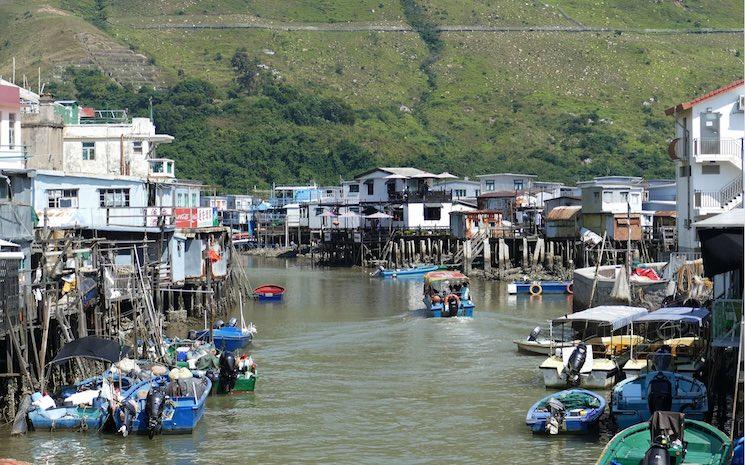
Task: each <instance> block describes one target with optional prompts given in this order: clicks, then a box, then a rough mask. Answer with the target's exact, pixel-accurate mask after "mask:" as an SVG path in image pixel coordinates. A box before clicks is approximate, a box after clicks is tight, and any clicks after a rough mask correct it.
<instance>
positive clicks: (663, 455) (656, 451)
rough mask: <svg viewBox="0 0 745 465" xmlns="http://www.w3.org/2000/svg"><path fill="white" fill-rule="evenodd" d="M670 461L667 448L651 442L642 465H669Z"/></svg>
mask: <svg viewBox="0 0 745 465" xmlns="http://www.w3.org/2000/svg"><path fill="white" fill-rule="evenodd" d="M671 463H672V462H671V461H670V454H668V452H667V448H666V447H664V446H661V445H659V444H652V447H650V448H649V449H647V453H646V454H644V460H642V465H671Z"/></svg>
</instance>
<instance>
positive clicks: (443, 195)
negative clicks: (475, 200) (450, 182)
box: [388, 191, 453, 202]
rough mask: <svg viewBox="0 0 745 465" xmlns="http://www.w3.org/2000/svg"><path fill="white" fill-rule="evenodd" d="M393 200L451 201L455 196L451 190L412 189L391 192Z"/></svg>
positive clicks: (389, 197)
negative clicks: (424, 190) (422, 190)
mask: <svg viewBox="0 0 745 465" xmlns="http://www.w3.org/2000/svg"><path fill="white" fill-rule="evenodd" d="M388 199H389V200H390V201H391V202H451V201H452V199H453V196H452V194H451V192H450V191H426V192H421V191H412V192H389V193H388Z"/></svg>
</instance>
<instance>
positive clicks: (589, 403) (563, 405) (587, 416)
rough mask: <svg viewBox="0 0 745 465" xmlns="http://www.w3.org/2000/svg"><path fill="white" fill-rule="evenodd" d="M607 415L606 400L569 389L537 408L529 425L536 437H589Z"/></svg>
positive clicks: (591, 393) (532, 413)
mask: <svg viewBox="0 0 745 465" xmlns="http://www.w3.org/2000/svg"><path fill="white" fill-rule="evenodd" d="M604 411H605V398H604V397H603V396H601V395H599V394H595V393H594V392H591V391H587V390H584V389H567V390H565V391H561V392H557V393H556V394H551V395H548V396H546V397H544V398H543V399H541V400H539V401H538V402H536V403H535V404H533V406H532V407H530V410H528V415H527V416H526V417H525V424H527V425H528V427H529V428H530V430H531V431H533V432H534V433H549V434H558V433H560V432H562V431H565V432H568V433H587V432H589V431H592V430H593V429H594V428H596V427H597V425H598V421H600V417H601V416H602V415H603V412H604Z"/></svg>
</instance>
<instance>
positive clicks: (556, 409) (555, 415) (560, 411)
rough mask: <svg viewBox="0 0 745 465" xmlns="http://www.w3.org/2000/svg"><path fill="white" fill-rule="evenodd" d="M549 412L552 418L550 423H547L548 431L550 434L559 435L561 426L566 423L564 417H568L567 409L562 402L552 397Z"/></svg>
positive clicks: (549, 420) (549, 419) (549, 401)
mask: <svg viewBox="0 0 745 465" xmlns="http://www.w3.org/2000/svg"><path fill="white" fill-rule="evenodd" d="M548 411H549V413H550V415H551V416H550V417H549V418H548V422H546V430H547V431H548V434H559V431H560V430H561V425H562V424H563V423H564V417H565V416H566V408H565V407H564V404H562V403H561V401H559V400H558V399H555V398H553V397H552V398H550V399H549V400H548Z"/></svg>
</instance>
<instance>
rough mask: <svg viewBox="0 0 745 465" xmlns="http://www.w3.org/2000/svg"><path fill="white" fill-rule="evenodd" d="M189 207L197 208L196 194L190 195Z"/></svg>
mask: <svg viewBox="0 0 745 465" xmlns="http://www.w3.org/2000/svg"><path fill="white" fill-rule="evenodd" d="M191 206H192V207H198V206H199V201H198V200H197V194H196V193H195V192H192V194H191Z"/></svg>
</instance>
